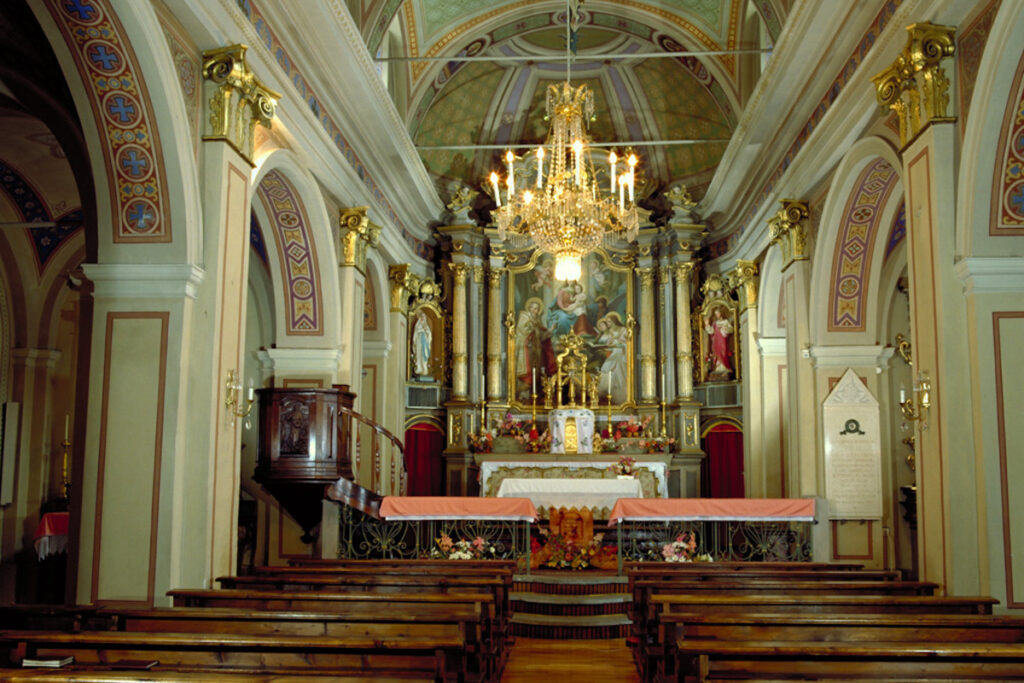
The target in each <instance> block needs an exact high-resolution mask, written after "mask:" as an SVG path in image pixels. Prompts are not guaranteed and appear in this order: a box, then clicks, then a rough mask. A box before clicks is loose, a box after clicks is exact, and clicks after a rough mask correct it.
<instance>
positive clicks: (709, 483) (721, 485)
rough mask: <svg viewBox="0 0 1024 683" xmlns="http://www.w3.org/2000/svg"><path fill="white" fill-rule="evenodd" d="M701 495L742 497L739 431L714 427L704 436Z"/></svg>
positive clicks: (719, 426)
mask: <svg viewBox="0 0 1024 683" xmlns="http://www.w3.org/2000/svg"><path fill="white" fill-rule="evenodd" d="M704 452H705V453H707V458H706V459H705V460H704V474H705V475H706V476H705V481H704V495H706V496H708V497H709V498H743V497H744V490H743V432H741V431H740V430H739V429H738V428H737V427H735V426H733V425H731V424H717V425H715V426H714V427H712V428H711V431H710V432H708V434H707V436H706V437H704Z"/></svg>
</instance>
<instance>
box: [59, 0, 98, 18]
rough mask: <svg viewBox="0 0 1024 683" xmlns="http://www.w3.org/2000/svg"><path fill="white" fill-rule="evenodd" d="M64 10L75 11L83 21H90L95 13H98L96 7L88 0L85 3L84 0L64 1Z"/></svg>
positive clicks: (69, 12)
mask: <svg viewBox="0 0 1024 683" xmlns="http://www.w3.org/2000/svg"><path fill="white" fill-rule="evenodd" d="M64 11H65V12H67V13H68V14H71V13H72V12H74V13H75V14H77V15H78V18H79V19H80V20H81V21H89V20H91V19H92V18H93V15H94V14H98V12H97V11H96V8H95V7H93V6H92V5H91V4H89V3H88V2H86V3H83V2H82V0H66V1H65V2H64Z"/></svg>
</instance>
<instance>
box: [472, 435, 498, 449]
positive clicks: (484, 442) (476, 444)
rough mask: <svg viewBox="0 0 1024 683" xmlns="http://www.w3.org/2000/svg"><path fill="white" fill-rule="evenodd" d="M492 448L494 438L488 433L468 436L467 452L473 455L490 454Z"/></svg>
mask: <svg viewBox="0 0 1024 683" xmlns="http://www.w3.org/2000/svg"><path fill="white" fill-rule="evenodd" d="M493 448H494V436H492V435H491V433H490V432H484V433H483V434H470V435H469V450H470V451H472V452H473V453H490V452H491V450H492V449H493Z"/></svg>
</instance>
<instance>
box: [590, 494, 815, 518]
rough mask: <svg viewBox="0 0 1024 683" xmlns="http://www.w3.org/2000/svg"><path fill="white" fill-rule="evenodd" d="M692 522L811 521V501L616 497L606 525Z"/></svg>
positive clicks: (808, 499) (812, 516) (812, 510)
mask: <svg viewBox="0 0 1024 683" xmlns="http://www.w3.org/2000/svg"><path fill="white" fill-rule="evenodd" d="M678 520H694V521H709V522H720V521H721V522H782V521H787V522H813V521H814V499H813V498H620V499H619V501H618V502H617V503H615V507H614V508H612V513H611V518H610V519H609V520H608V523H609V524H617V523H619V522H620V521H624V522H660V521H678Z"/></svg>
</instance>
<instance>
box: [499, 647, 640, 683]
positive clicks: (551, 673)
mask: <svg viewBox="0 0 1024 683" xmlns="http://www.w3.org/2000/svg"><path fill="white" fill-rule="evenodd" d="M639 680H640V676H639V675H638V674H637V672H636V667H635V666H633V657H632V655H631V654H630V652H629V648H628V647H627V646H626V639H625V638H616V639H614V640H539V639H536V638H522V637H516V644H515V645H514V646H513V647H512V653H511V654H510V655H509V659H508V664H506V665H505V673H504V675H503V676H502V677H501V683H536V681H548V682H549V683H571V682H574V681H581V682H582V681H593V682H594V683H606V682H607V683H613V682H614V683H634V682H636V681H639Z"/></svg>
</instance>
